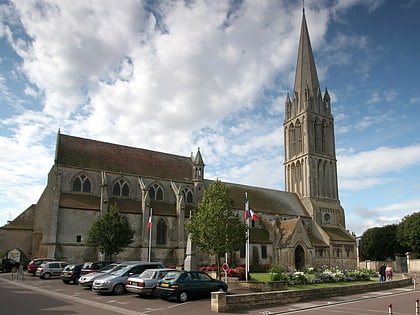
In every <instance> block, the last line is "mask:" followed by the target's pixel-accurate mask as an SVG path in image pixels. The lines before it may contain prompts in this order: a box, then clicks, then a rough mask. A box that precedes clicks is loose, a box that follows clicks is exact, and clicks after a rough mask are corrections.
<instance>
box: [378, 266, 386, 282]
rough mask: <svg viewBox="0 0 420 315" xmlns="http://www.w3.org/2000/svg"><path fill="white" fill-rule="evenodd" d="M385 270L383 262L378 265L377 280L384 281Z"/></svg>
mask: <svg viewBox="0 0 420 315" xmlns="http://www.w3.org/2000/svg"><path fill="white" fill-rule="evenodd" d="M385 270H386V266H385V264H382V265H381V266H380V267H379V281H385V280H386V276H385Z"/></svg>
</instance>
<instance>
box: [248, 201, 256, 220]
mask: <svg viewBox="0 0 420 315" xmlns="http://www.w3.org/2000/svg"><path fill="white" fill-rule="evenodd" d="M248 219H251V220H252V221H257V220H258V216H257V215H256V214H255V213H254V211H252V209H251V208H250V207H249V201H248V200H247V201H245V220H248Z"/></svg>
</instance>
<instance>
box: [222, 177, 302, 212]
mask: <svg viewBox="0 0 420 315" xmlns="http://www.w3.org/2000/svg"><path fill="white" fill-rule="evenodd" d="M225 184H226V185H227V186H228V187H229V188H230V194H231V196H232V198H233V200H234V204H233V207H234V208H235V209H244V208H245V193H247V195H248V200H249V205H250V208H251V209H252V211H254V212H255V213H257V214H258V212H262V213H267V214H279V215H282V214H285V215H292V216H305V217H309V216H310V215H309V214H308V212H307V211H306V209H305V207H304V206H303V204H302V203H301V201H300V199H299V198H298V196H297V195H296V194H295V193H290V192H286V191H282V190H275V189H268V188H260V187H253V186H246V185H240V184H233V183H225Z"/></svg>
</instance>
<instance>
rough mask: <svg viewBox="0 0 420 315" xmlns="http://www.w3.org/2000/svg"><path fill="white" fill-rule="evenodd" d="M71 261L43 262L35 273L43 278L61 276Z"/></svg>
mask: <svg viewBox="0 0 420 315" xmlns="http://www.w3.org/2000/svg"><path fill="white" fill-rule="evenodd" d="M68 264H69V263H68V262H66V261H49V262H46V263H43V264H41V265H40V266H39V267H38V268H37V269H36V271H35V275H36V276H38V277H40V278H41V279H49V278H52V277H60V275H61V272H62V271H63V270H64V268H66V266H67V265H68Z"/></svg>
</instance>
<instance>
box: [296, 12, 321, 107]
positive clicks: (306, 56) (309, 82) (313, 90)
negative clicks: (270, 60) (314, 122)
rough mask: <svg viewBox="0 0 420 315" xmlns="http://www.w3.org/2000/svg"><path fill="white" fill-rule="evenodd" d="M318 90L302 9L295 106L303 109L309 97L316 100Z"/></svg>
mask: <svg viewBox="0 0 420 315" xmlns="http://www.w3.org/2000/svg"><path fill="white" fill-rule="evenodd" d="M319 90H320V88H319V81H318V75H317V73H316V67H315V59H314V55H313V52H312V46H311V40H310V38H309V32H308V26H307V24H306V17H305V9H303V15H302V25H301V29H300V39H299V50H298V58H297V64H296V75H295V87H294V92H295V97H296V98H297V99H296V102H297V104H295V105H297V106H298V108H299V109H303V108H304V103H305V101H307V100H309V97H313V98H316V97H317V96H318V91H319Z"/></svg>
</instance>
